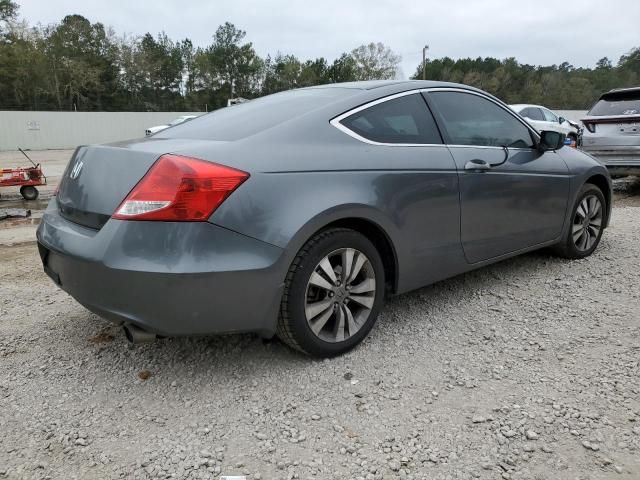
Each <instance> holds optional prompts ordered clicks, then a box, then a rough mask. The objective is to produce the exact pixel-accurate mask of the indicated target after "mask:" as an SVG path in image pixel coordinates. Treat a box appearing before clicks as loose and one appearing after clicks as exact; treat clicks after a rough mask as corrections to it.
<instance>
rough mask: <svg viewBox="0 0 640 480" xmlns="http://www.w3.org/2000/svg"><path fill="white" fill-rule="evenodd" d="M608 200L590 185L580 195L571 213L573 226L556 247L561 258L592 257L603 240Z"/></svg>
mask: <svg viewBox="0 0 640 480" xmlns="http://www.w3.org/2000/svg"><path fill="white" fill-rule="evenodd" d="M605 215H606V200H605V198H604V195H603V194H602V191H601V190H600V189H599V188H598V187H596V186H595V185H592V184H590V183H587V184H585V185H584V186H583V187H582V189H580V192H579V194H578V197H577V200H576V203H575V205H574V206H573V210H572V211H571V225H570V226H569V231H568V232H567V235H566V236H565V238H564V240H563V241H562V242H560V243H559V244H558V245H556V246H555V247H554V251H555V252H556V253H557V254H558V255H559V256H561V257H565V258H571V259H577V258H585V257H588V256H589V255H591V254H592V253H593V252H594V250H595V249H596V247H597V246H598V244H599V243H600V239H601V238H602V232H603V230H604V225H605Z"/></svg>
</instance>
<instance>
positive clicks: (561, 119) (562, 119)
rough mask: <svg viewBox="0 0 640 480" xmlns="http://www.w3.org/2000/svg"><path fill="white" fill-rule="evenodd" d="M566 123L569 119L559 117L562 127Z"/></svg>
mask: <svg viewBox="0 0 640 480" xmlns="http://www.w3.org/2000/svg"><path fill="white" fill-rule="evenodd" d="M566 121H567V119H566V118H564V117H559V118H558V123H559V124H560V125H562V124H563V123H564V122H566Z"/></svg>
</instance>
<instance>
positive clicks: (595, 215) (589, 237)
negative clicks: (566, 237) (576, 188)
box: [571, 195, 603, 252]
mask: <svg viewBox="0 0 640 480" xmlns="http://www.w3.org/2000/svg"><path fill="white" fill-rule="evenodd" d="M602 217H603V211H602V202H601V201H600V199H599V198H598V197H597V196H596V195H586V196H585V197H584V198H583V199H582V200H581V201H580V204H579V205H578V208H577V209H576V213H575V216H574V217H573V224H572V226H571V234H572V237H573V243H574V245H575V246H576V248H577V249H578V250H579V251H581V252H586V251H587V250H589V249H591V248H592V247H593V245H594V244H595V243H596V241H597V240H598V236H599V235H600V230H601V228H602Z"/></svg>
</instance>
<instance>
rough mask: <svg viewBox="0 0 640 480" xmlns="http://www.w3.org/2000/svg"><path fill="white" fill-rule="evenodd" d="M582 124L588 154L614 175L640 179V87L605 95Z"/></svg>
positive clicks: (612, 91)
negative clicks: (639, 177) (631, 176)
mask: <svg viewBox="0 0 640 480" xmlns="http://www.w3.org/2000/svg"><path fill="white" fill-rule="evenodd" d="M582 123H584V126H585V129H584V132H583V134H582V149H583V150H584V151H585V152H587V153H590V154H591V155H593V156H594V157H596V158H597V159H598V160H600V161H601V162H602V163H603V164H604V165H606V166H607V168H608V169H609V171H610V172H611V174H612V175H621V176H622V175H640V87H635V88H624V89H619V90H611V91H610V92H607V93H604V94H603V95H602V96H601V97H600V99H599V100H598V101H597V102H596V104H595V105H594V106H593V107H592V108H591V110H590V111H589V113H588V114H587V116H586V117H585V118H583V119H582Z"/></svg>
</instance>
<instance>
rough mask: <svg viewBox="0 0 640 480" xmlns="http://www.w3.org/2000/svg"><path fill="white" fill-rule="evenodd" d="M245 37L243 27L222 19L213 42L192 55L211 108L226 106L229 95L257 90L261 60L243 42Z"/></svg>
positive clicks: (245, 95) (233, 95) (253, 92)
mask: <svg viewBox="0 0 640 480" xmlns="http://www.w3.org/2000/svg"><path fill="white" fill-rule="evenodd" d="M245 36H246V32H245V31H244V30H240V29H238V28H236V27H235V25H233V24H232V23H229V22H226V23H225V24H224V25H221V26H219V27H218V29H217V30H216V32H215V34H214V35H213V43H212V44H211V45H210V46H208V47H207V48H205V49H204V50H202V51H200V52H198V53H197V54H196V56H195V63H196V65H197V71H198V84H199V85H200V87H201V88H204V89H208V90H209V92H210V95H209V100H210V102H209V103H210V104H212V105H213V106H214V107H221V106H224V105H226V102H227V99H229V98H234V97H244V98H252V97H254V96H256V95H257V94H258V93H259V83H260V75H261V72H262V70H263V61H262V59H261V58H260V57H259V56H258V54H257V53H256V52H255V50H254V48H253V45H252V44H251V42H247V43H243V41H244V38H245Z"/></svg>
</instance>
